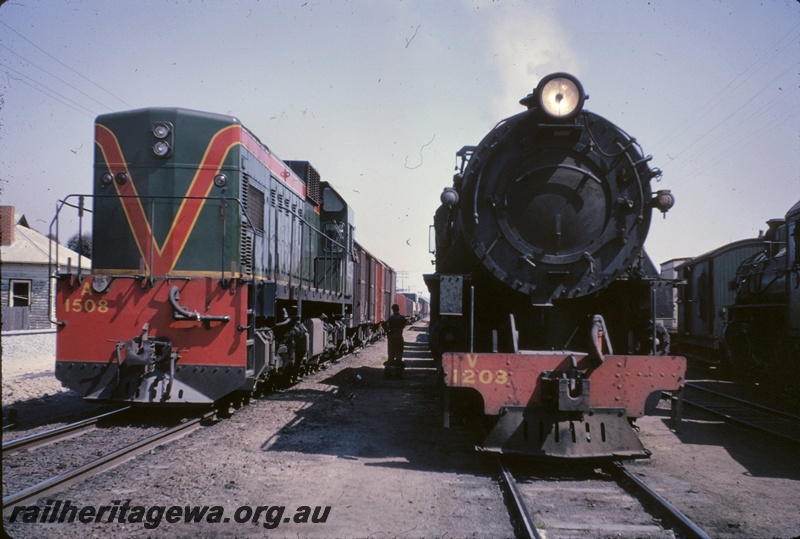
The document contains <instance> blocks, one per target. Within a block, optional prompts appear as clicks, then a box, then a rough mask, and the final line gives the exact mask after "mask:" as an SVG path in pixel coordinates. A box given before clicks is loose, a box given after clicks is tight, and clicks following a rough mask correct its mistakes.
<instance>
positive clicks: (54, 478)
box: [3, 409, 215, 513]
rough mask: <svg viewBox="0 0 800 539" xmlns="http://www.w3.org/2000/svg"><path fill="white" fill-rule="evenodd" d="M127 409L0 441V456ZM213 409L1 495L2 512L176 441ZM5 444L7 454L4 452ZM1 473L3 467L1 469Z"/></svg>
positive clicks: (83, 429) (85, 428)
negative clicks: (1, 449) (1, 443)
mask: <svg viewBox="0 0 800 539" xmlns="http://www.w3.org/2000/svg"><path fill="white" fill-rule="evenodd" d="M126 410H127V409H121V410H119V411H115V412H112V413H111V414H103V415H102V416H97V417H94V418H90V419H88V420H84V421H80V422H78V423H74V424H71V425H67V426H65V427H59V428H57V429H53V430H51V431H47V432H43V433H40V434H35V435H31V436H26V437H25V438H20V439H17V440H13V441H11V442H8V443H7V444H3V458H4V461H5V460H7V456H8V455H10V454H13V453H19V452H21V451H23V450H31V449H34V448H39V447H42V446H44V445H50V444H55V443H57V442H64V441H66V440H69V439H70V438H74V437H76V436H80V435H81V434H85V433H87V432H89V431H91V430H93V429H95V428H96V427H97V423H98V421H100V420H101V419H103V418H107V417H108V416H110V415H113V414H115V413H124V412H125V411H126ZM214 415H215V414H214V413H213V412H208V413H206V414H204V415H202V416H199V417H195V418H192V419H189V420H187V421H185V422H183V423H180V424H178V425H175V426H171V427H169V428H166V429H159V430H158V432H156V433H153V434H149V435H147V436H146V437H144V438H142V439H139V440H137V441H136V442H133V443H130V444H127V445H125V446H123V447H121V448H118V449H116V450H112V451H109V452H107V453H105V454H103V455H102V456H100V457H99V458H95V459H92V460H90V461H89V462H86V463H85V464H82V465H80V466H77V467H74V468H71V469H68V470H67V471H64V472H60V473H55V474H52V475H50V476H49V477H47V478H46V479H44V480H41V481H39V482H37V483H36V484H34V485H32V486H29V487H27V488H22V489H20V490H18V491H16V492H14V493H12V494H9V495H8V496H3V512H4V513H5V512H6V510H8V509H10V508H11V507H12V506H14V505H20V504H27V503H35V501H36V500H38V499H40V498H41V497H43V496H46V495H48V494H52V493H54V492H58V491H61V490H64V489H66V488H67V487H69V486H70V485H73V484H75V483H78V482H80V481H83V480H85V479H88V478H90V477H92V476H94V475H97V474H99V473H101V472H104V471H106V470H108V469H111V468H113V467H115V466H118V465H120V464H122V463H124V462H126V461H128V460H130V459H132V458H135V457H136V456H138V455H141V454H143V453H145V452H147V451H149V450H150V449H152V448H154V447H156V446H159V445H162V444H165V443H168V442H170V441H173V440H176V439H178V438H181V437H183V436H186V435H187V434H189V433H191V432H193V431H195V430H197V429H198V428H200V426H201V425H202V422H203V421H205V420H208V419H211V418H212V417H214ZM7 447H8V450H9V451H10V453H7ZM4 475H5V470H4Z"/></svg>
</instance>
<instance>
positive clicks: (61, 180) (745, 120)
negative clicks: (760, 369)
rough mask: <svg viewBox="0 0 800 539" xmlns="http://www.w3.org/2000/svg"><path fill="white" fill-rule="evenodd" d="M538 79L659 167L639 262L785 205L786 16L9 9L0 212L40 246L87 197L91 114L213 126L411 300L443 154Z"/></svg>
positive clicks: (799, 131) (711, 240)
mask: <svg viewBox="0 0 800 539" xmlns="http://www.w3.org/2000/svg"><path fill="white" fill-rule="evenodd" d="M554 71H567V72H570V73H573V74H574V75H576V76H577V77H578V78H579V79H580V80H581V81H582V83H583V85H584V88H585V90H586V92H587V93H588V94H589V95H590V99H589V100H588V101H587V104H586V108H589V109H591V110H593V111H594V112H596V113H598V114H600V115H602V116H605V117H606V118H608V119H610V120H612V121H614V122H615V123H617V124H618V125H620V127H622V128H623V129H624V130H626V131H627V132H628V133H629V134H631V135H632V136H634V137H636V138H637V139H638V141H639V142H640V143H641V145H642V146H643V148H644V151H645V152H646V153H648V154H652V155H653V161H652V163H651V164H652V166H655V167H659V168H661V169H663V171H664V177H663V179H662V181H661V182H660V183H658V184H655V185H654V188H656V189H671V190H672V191H673V193H674V194H675V197H676V199H677V203H676V206H675V207H674V208H673V210H672V211H671V212H670V213H669V214H667V218H666V219H665V220H662V219H661V217H660V216H658V215H657V216H655V217H656V218H655V219H654V220H653V225H652V227H651V231H650V236H649V239H648V242H647V244H646V248H647V250H648V252H649V253H650V255H651V257H652V258H653V260H654V261H655V262H656V263H661V262H664V261H666V260H669V259H672V258H677V257H683V256H693V255H697V254H701V253H703V252H705V251H708V250H710V249H713V248H715V247H717V246H720V245H723V244H725V243H728V242H730V241H735V240H738V239H742V238H746V237H752V236H756V235H757V234H758V231H759V230H761V229H764V228H765V227H764V222H765V221H766V220H767V219H770V218H773V217H781V216H783V215H784V214H785V213H786V211H787V210H788V209H789V208H790V207H791V206H792V205H793V204H794V202H796V201H797V200H798V199H800V151H799V150H798V148H800V117H798V111H800V3H798V2H797V1H795V0H764V1H761V2H756V1H749V0H748V1H744V0H741V1H711V0H692V1H689V0H650V1H632V0H631V1H622V0H606V1H603V2H599V1H587V0H572V1H566V0H565V1H560V2H559V1H555V0H552V1H507V0H495V1H492V0H480V1H471V0H442V1H437V2H429V1H424V0H410V1H403V2H400V1H397V2H389V1H367V0H361V1H349V2H348V1H324V0H297V1H284V0H282V1H277V0H275V1H222V0H219V1H213V0H207V1H201V0H172V1H166V0H161V1H155V0H139V1H137V2H109V1H106V0H75V1H68V0H45V1H38V2H31V1H26V0H7V1H6V2H5V3H3V4H2V5H0V97H1V98H2V105H1V107H2V108H0V201H1V202H2V204H11V205H14V206H16V207H17V211H18V212H19V213H24V214H25V215H26V216H27V217H28V220H29V222H30V223H31V224H32V226H33V227H34V228H36V229H38V230H40V231H41V232H46V231H47V228H48V226H49V222H50V220H51V218H52V216H53V213H54V208H55V204H56V200H57V199H58V198H61V197H64V196H65V195H67V194H69V193H79V192H89V191H90V189H91V177H92V155H93V138H92V137H93V121H94V117H95V116H97V115H98V114H103V113H107V112H110V111H119V110H127V109H131V108H141V107H149V106H179V107H186V108H193V109H198V110H205V111H209V112H218V113H225V114H231V115H234V116H236V117H238V118H239V119H241V120H242V122H243V123H244V124H245V125H246V126H248V127H249V128H250V129H251V130H252V131H253V132H254V133H255V134H256V135H257V136H258V137H259V138H260V139H261V140H262V141H263V142H265V143H266V144H267V145H268V146H269V147H270V148H271V149H272V150H273V151H274V152H275V153H277V155H278V156H280V157H282V158H284V159H307V160H309V161H311V162H312V163H313V164H314V165H315V167H316V168H317V169H318V170H319V171H320V173H321V175H322V177H323V178H324V179H326V180H328V181H330V182H332V183H333V184H334V185H336V186H337V188H338V189H339V190H340V192H341V193H342V194H343V195H344V196H345V197H346V198H347V199H348V201H349V202H350V203H351V204H352V205H353V207H354V210H355V213H356V225H357V236H358V239H359V241H361V242H362V243H363V244H364V245H365V246H366V247H367V248H368V249H370V250H371V251H373V252H374V253H375V254H376V255H378V256H380V257H382V258H383V259H385V260H386V261H387V262H388V263H390V264H391V265H393V266H394V267H395V268H397V269H398V270H403V271H407V272H408V277H407V278H404V279H403V282H404V284H405V285H406V286H409V287H411V288H412V289H414V290H417V291H424V285H423V283H422V279H421V274H422V273H423V272H429V271H432V266H431V262H430V261H431V255H429V254H428V252H427V247H428V225H429V224H430V223H431V221H432V216H433V213H434V211H435V210H436V207H437V205H438V199H439V194H440V193H441V190H442V188H444V187H445V186H448V185H450V183H451V179H452V174H453V170H454V166H455V162H456V160H455V152H456V151H457V150H458V149H459V148H461V147H462V146H464V145H474V144H477V143H478V142H479V141H480V140H481V138H482V137H483V136H484V135H485V134H486V132H488V130H489V129H491V127H492V126H494V124H495V123H497V121H499V120H501V119H502V118H504V117H507V116H510V115H512V114H514V113H516V112H518V111H520V110H522V109H521V106H520V105H519V104H518V101H519V99H520V98H521V97H523V96H525V95H526V94H527V93H529V92H530V90H531V89H532V88H533V87H534V86H535V85H536V83H537V82H538V80H539V79H540V78H541V77H542V76H544V75H546V74H548V73H551V72H554ZM73 226H74V225H73ZM63 235H64V232H63V230H62V236H63Z"/></svg>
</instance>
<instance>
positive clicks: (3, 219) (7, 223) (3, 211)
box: [0, 206, 16, 245]
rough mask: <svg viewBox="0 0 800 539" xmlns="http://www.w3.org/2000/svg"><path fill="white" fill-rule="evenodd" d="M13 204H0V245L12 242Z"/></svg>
mask: <svg viewBox="0 0 800 539" xmlns="http://www.w3.org/2000/svg"><path fill="white" fill-rule="evenodd" d="M15 224H16V223H14V206H0V245H11V244H12V243H14V225H15Z"/></svg>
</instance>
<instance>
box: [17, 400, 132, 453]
mask: <svg viewBox="0 0 800 539" xmlns="http://www.w3.org/2000/svg"><path fill="white" fill-rule="evenodd" d="M130 409H131V407H130V406H126V407H124V408H120V409H118V410H112V411H111V412H106V413H105V414H100V415H98V416H95V417H90V418H89V419H84V420H82V421H77V422H75V423H70V424H69V425H64V426H62V427H56V428H54V429H50V430H47V431H44V432H39V433H36V434H31V435H29V436H23V437H21V438H16V439H14V440H10V441H8V442H3V456H4V457H6V456H8V455H13V454H14V453H18V452H19V451H24V450H26V449H33V448H34V447H39V446H42V445H47V444H51V443H55V442H59V441H61V440H66V439H69V438H72V437H74V436H77V435H79V434H81V433H83V432H86V431H89V430H92V429H94V428H96V426H97V423H98V422H99V421H100V420H102V419H106V418H108V417H111V416H113V415H115V414H119V413H122V412H126V411H128V410H130Z"/></svg>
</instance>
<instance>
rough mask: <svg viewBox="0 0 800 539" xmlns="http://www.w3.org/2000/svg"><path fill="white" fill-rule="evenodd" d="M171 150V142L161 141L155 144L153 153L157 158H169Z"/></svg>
mask: <svg viewBox="0 0 800 539" xmlns="http://www.w3.org/2000/svg"><path fill="white" fill-rule="evenodd" d="M171 150H172V148H170V146H169V142H167V141H166V140H159V141H158V142H156V143H155V144H153V153H154V154H156V156H157V157H167V156H168V155H169V152H170V151H171Z"/></svg>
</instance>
